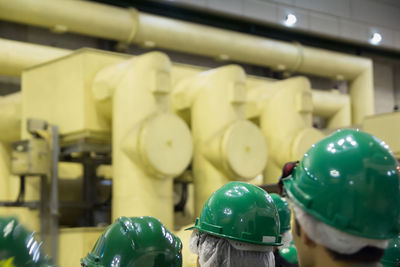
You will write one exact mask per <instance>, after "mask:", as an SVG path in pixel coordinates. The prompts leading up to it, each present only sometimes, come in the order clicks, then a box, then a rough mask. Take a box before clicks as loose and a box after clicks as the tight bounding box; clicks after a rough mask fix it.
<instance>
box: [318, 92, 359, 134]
mask: <svg viewBox="0 0 400 267" xmlns="http://www.w3.org/2000/svg"><path fill="white" fill-rule="evenodd" d="M312 100H313V105H314V112H313V114H314V115H317V116H321V117H323V118H325V119H327V124H326V128H341V127H348V126H350V125H351V105H350V97H349V95H345V94H341V93H339V92H335V91H333V92H327V91H320V90H313V91H312Z"/></svg>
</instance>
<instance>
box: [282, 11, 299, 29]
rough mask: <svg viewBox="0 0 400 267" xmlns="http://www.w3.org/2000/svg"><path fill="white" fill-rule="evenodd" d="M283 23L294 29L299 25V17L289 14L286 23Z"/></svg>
mask: <svg viewBox="0 0 400 267" xmlns="http://www.w3.org/2000/svg"><path fill="white" fill-rule="evenodd" d="M283 23H284V24H285V25H286V26H288V27H292V26H293V25H295V24H296V23H297V17H296V16H295V15H294V14H292V13H289V14H287V15H286V18H285V21H284V22H283Z"/></svg>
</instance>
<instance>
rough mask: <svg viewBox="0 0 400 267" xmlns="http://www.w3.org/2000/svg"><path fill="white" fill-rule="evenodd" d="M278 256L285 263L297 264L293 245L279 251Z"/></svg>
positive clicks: (295, 250) (295, 249)
mask: <svg viewBox="0 0 400 267" xmlns="http://www.w3.org/2000/svg"><path fill="white" fill-rule="evenodd" d="M279 254H280V255H281V256H282V258H284V259H285V260H286V261H287V262H289V263H291V264H298V260H297V248H296V246H295V245H290V246H288V247H287V248H281V249H279Z"/></svg>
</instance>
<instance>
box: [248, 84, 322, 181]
mask: <svg viewBox="0 0 400 267" xmlns="http://www.w3.org/2000/svg"><path fill="white" fill-rule="evenodd" d="M259 89H260V88H255V89H254V91H253V92H251V91H250V93H249V94H250V95H251V98H252V99H253V100H254V101H256V99H258V101H259V103H258V105H259V107H260V109H261V110H260V115H259V121H260V126H261V129H262V131H263V133H264V135H265V137H266V140H267V145H268V149H269V151H270V152H271V157H270V160H269V161H268V164H267V168H266V171H265V173H264V182H266V183H274V182H276V181H277V178H278V177H279V175H280V173H281V168H282V167H283V165H284V164H285V163H286V162H288V161H294V160H299V159H300V158H301V156H302V155H303V154H304V153H305V152H306V150H307V149H308V148H309V147H310V146H311V145H312V144H313V143H315V142H316V141H318V140H319V139H321V138H323V134H322V133H321V132H320V131H318V130H316V129H314V128H313V127H312V111H313V103H312V95H311V88H310V83H309V81H308V79H306V78H304V77H295V78H290V79H287V80H283V81H278V82H274V83H270V84H266V85H265V86H264V87H263V89H264V90H259ZM271 90H272V91H273V93H272V95H271ZM265 95H267V97H265Z"/></svg>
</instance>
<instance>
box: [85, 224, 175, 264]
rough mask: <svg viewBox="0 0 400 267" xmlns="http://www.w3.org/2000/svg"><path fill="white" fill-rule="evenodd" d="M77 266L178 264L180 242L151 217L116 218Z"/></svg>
mask: <svg viewBox="0 0 400 267" xmlns="http://www.w3.org/2000/svg"><path fill="white" fill-rule="evenodd" d="M81 265H82V266H88V267H117V266H120V267H159V266H165V267H181V266H182V242H181V240H180V239H179V238H178V237H176V236H175V235H174V234H172V233H171V232H170V231H169V230H168V229H167V228H165V226H164V225H163V224H162V223H161V222H160V221H159V220H157V219H156V218H154V217H132V218H127V217H120V218H118V219H117V220H116V222H114V223H113V224H111V225H110V226H109V227H108V228H107V229H106V230H105V231H104V233H103V234H102V235H101V237H100V238H99V239H98V240H97V242H96V245H95V246H94V248H93V249H92V251H91V252H89V254H88V255H87V256H86V258H83V259H81Z"/></svg>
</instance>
